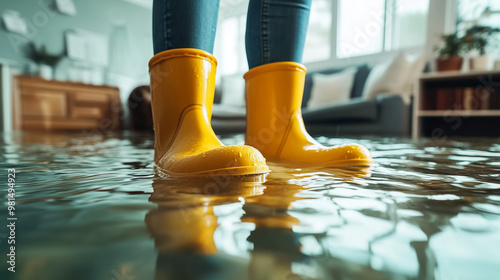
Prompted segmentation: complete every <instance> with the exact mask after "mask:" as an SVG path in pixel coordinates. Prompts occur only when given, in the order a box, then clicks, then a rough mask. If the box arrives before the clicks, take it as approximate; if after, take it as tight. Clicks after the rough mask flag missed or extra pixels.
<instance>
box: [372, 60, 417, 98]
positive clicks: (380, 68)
mask: <svg viewBox="0 0 500 280" xmlns="http://www.w3.org/2000/svg"><path fill="white" fill-rule="evenodd" d="M411 69H412V64H411V63H410V62H409V61H408V60H407V59H406V57H405V55H404V54H403V53H400V54H399V55H398V56H396V58H394V59H393V60H392V61H388V62H386V63H380V64H378V65H376V66H375V67H373V69H372V71H371V72H370V75H368V78H367V80H366V84H365V88H364V90H363V98H365V99H374V98H375V97H376V96H377V95H378V94H381V93H393V94H401V93H402V92H403V91H404V89H405V86H406V84H407V81H408V76H409V75H410V71H411Z"/></svg>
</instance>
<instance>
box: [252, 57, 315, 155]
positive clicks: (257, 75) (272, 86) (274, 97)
mask: <svg viewBox="0 0 500 280" xmlns="http://www.w3.org/2000/svg"><path fill="white" fill-rule="evenodd" d="M305 75H306V69H305V68H304V66H303V65H301V64H299V63H295V62H277V63H270V64H265V65H262V66H258V67H255V68H253V69H251V70H250V71H248V72H247V73H246V74H245V75H244V78H245V97H246V104H247V128H246V135H245V140H246V143H247V144H249V145H251V146H254V147H255V148H257V149H259V150H260V151H261V152H262V153H263V154H264V156H270V157H276V156H278V155H277V153H279V150H280V145H281V144H282V141H281V139H283V138H284V135H285V134H286V132H287V129H289V127H290V122H291V121H292V120H293V119H294V118H292V116H293V115H294V114H299V115H300V114H301V109H300V108H301V105H302V95H303V89H304V82H305ZM300 120H302V118H300Z"/></svg>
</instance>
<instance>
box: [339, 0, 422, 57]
mask: <svg viewBox="0 0 500 280" xmlns="http://www.w3.org/2000/svg"><path fill="white" fill-rule="evenodd" d="M338 1H339V6H338V11H339V15H338V34H337V57H338V58H348V57H353V56H359V55H368V54H374V53H379V52H383V51H391V50H394V49H400V48H409V47H417V46H421V45H423V44H424V43H425V39H426V31H427V11H428V8H429V0H370V1H367V0H338Z"/></svg>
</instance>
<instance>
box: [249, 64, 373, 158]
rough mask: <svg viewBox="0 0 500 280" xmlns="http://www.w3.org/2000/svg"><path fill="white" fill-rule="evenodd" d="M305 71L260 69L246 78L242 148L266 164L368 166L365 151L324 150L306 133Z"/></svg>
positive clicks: (355, 146)
mask: <svg viewBox="0 0 500 280" xmlns="http://www.w3.org/2000/svg"><path fill="white" fill-rule="evenodd" d="M305 75H306V69H305V68H304V66H303V65H301V64H299V63H295V62H276V63H270V64H265V65H261V66H258V67H255V68H253V69H251V70H250V71H248V72H247V73H246V74H245V75H244V78H245V81H246V86H245V91H246V103H247V128H246V137H245V144H247V145H250V146H253V147H255V148H257V149H258V150H259V151H260V152H261V153H262V154H263V155H264V156H265V157H266V158H267V159H268V160H275V161H279V160H282V161H288V162H295V163H310V164H322V165H328V166H345V165H369V164H372V163H373V160H372V157H371V155H370V152H369V151H368V149H366V148H365V147H364V146H361V145H358V144H351V145H340V146H334V147H325V146H323V145H321V144H319V143H318V142H316V141H315V140H314V139H313V138H312V137H311V136H309V134H308V133H307V131H306V129H305V126H304V121H303V120H302V112H301V109H300V107H301V104H302V95H303V90H304V81H305Z"/></svg>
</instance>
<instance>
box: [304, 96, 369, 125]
mask: <svg viewBox="0 0 500 280" xmlns="http://www.w3.org/2000/svg"><path fill="white" fill-rule="evenodd" d="M302 117H303V119H304V121H305V122H330V121H342V120H368V121H375V120H377V101H376V100H373V99H368V100H367V99H362V98H361V97H357V98H354V99H352V100H351V101H349V102H348V103H344V104H339V105H333V106H330V107H324V108H319V109H316V110H309V109H307V108H304V109H302Z"/></svg>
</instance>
